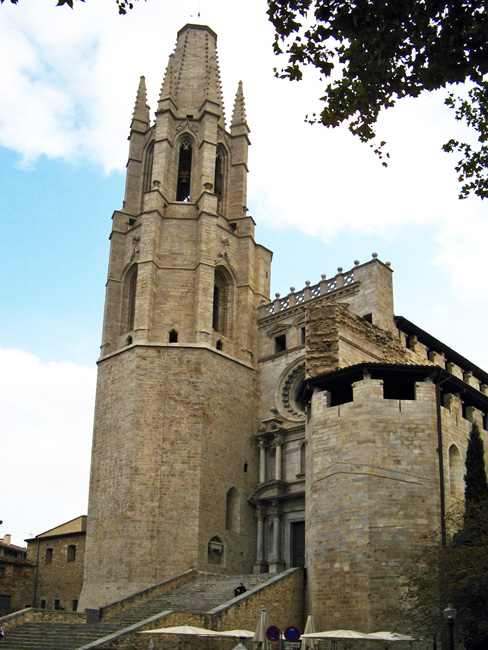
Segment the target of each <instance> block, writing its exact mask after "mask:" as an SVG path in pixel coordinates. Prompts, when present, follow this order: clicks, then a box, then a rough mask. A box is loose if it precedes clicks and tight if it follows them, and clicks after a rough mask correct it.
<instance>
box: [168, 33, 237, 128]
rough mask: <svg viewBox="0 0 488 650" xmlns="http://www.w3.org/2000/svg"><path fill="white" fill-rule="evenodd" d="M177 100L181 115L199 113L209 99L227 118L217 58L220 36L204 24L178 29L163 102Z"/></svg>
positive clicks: (222, 115)
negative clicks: (218, 38)
mask: <svg viewBox="0 0 488 650" xmlns="http://www.w3.org/2000/svg"><path fill="white" fill-rule="evenodd" d="M163 98H164V99H166V98H171V99H173V101H174V103H175V105H176V107H177V110H178V113H179V114H180V116H187V115H193V116H194V117H195V118H196V117H198V116H199V114H200V112H201V110H202V106H203V105H204V104H205V102H207V101H208V102H211V103H212V104H213V105H214V108H213V111H214V112H216V113H217V114H218V115H219V119H221V120H222V121H223V119H224V107H223V101H222V89H221V83H220V71H219V65H218V59H217V35H216V34H215V32H214V31H212V30H211V29H210V27H206V26H204V25H185V27H183V28H182V29H181V30H180V31H179V32H178V40H177V42H176V48H175V51H174V53H173V54H172V55H171V57H170V60H169V64H168V68H167V70H166V75H165V79H164V83H163V86H162V89H161V97H160V102H161V101H162V100H163Z"/></svg>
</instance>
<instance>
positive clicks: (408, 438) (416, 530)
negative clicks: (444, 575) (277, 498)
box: [306, 378, 440, 631]
mask: <svg viewBox="0 0 488 650" xmlns="http://www.w3.org/2000/svg"><path fill="white" fill-rule="evenodd" d="M353 390H354V401H353V402H351V403H346V404H341V405H338V406H335V407H329V406H328V397H327V394H326V393H324V392H318V393H316V394H315V395H314V397H313V399H312V404H311V417H310V421H309V422H308V425H307V439H308V443H309V454H308V457H307V470H306V486H307V488H306V493H307V500H306V515H307V516H306V522H307V524H306V525H307V529H306V534H307V554H308V569H309V573H308V575H309V588H310V597H311V602H312V604H313V613H314V616H315V622H316V625H317V627H318V628H319V629H338V628H348V629H349V628H352V629H359V630H364V631H373V628H375V627H376V626H377V625H381V621H382V613H383V612H384V610H386V609H387V608H388V607H389V606H391V604H392V603H393V602H394V600H395V598H396V597H397V594H398V592H397V591H396V587H397V586H398V579H399V576H400V574H401V572H402V567H403V566H405V563H406V562H408V557H409V555H410V554H411V553H413V552H415V551H416V550H418V549H419V548H421V545H422V543H423V542H422V540H421V538H422V536H423V535H425V534H426V533H428V532H429V531H434V530H436V529H438V527H439V525H440V507H439V487H438V475H439V471H438V457H437V435H436V406H435V404H436V402H435V386H434V385H433V384H432V383H431V382H428V381H427V382H421V383H417V385H416V399H415V400H401V401H399V400H385V399H383V388H382V382H381V381H380V380H372V379H367V378H365V379H364V380H363V381H359V382H356V383H355V384H353Z"/></svg>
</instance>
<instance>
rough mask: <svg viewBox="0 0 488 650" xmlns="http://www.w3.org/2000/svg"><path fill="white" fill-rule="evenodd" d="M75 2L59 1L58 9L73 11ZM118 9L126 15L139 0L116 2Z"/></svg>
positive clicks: (3, 0)
mask: <svg viewBox="0 0 488 650" xmlns="http://www.w3.org/2000/svg"><path fill="white" fill-rule="evenodd" d="M79 1H80V2H85V0H79ZM4 2H5V0H0V4H3V3H4ZM10 2H11V3H12V4H13V5H16V4H18V3H19V0H10ZM73 2H76V0H58V1H57V3H56V7H61V6H62V5H68V7H71V9H73ZM115 2H116V4H117V7H118V9H119V14H122V15H124V14H126V13H127V11H128V10H129V9H132V8H133V7H134V2H137V0H115Z"/></svg>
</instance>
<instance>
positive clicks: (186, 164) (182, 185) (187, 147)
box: [176, 136, 193, 201]
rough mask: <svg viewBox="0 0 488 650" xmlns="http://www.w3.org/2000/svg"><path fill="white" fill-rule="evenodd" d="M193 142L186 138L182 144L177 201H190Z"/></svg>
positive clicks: (179, 159)
mask: <svg viewBox="0 0 488 650" xmlns="http://www.w3.org/2000/svg"><path fill="white" fill-rule="evenodd" d="M192 150H193V147H192V141H191V139H190V138H189V137H188V136H186V137H184V138H183V139H182V140H181V142H180V149H179V158H178V181H177V185H176V200H177V201H189V200H190V185H191V162H192V160H191V159H192Z"/></svg>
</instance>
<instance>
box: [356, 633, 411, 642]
mask: <svg viewBox="0 0 488 650" xmlns="http://www.w3.org/2000/svg"><path fill="white" fill-rule="evenodd" d="M368 637H369V638H370V639H372V640H373V641H386V642H387V643H393V642H394V641H415V640H416V639H414V637H413V636H407V635H406V634H398V633H397V632H371V634H368Z"/></svg>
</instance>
